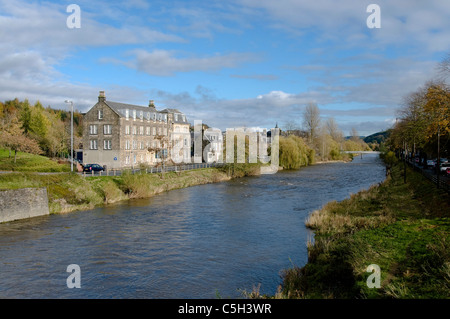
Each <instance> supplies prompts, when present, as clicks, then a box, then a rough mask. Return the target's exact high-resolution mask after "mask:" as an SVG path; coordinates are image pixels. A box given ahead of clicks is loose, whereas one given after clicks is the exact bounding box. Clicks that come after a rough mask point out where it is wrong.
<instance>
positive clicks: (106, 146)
mask: <svg viewBox="0 0 450 319" xmlns="http://www.w3.org/2000/svg"><path fill="white" fill-rule="evenodd" d="M103 149H104V150H110V149H111V140H104V141H103Z"/></svg>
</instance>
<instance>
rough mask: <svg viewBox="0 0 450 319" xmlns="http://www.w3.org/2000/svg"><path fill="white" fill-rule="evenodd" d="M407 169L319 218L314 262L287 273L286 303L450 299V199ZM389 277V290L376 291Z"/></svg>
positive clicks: (311, 223)
mask: <svg viewBox="0 0 450 319" xmlns="http://www.w3.org/2000/svg"><path fill="white" fill-rule="evenodd" d="M402 174H403V171H402V168H401V166H400V165H399V166H395V167H394V168H393V169H392V173H391V176H389V177H388V178H387V179H386V181H385V182H383V183H382V184H380V185H376V186H373V187H371V188H370V189H368V190H365V191H362V192H359V193H357V194H354V195H352V196H351V197H350V198H348V199H346V200H343V201H341V202H335V201H333V202H330V203H328V204H326V205H325V206H324V207H322V208H321V209H320V210H317V211H314V212H312V213H311V215H310V217H309V218H308V220H307V221H306V225H307V226H308V227H309V228H311V229H313V230H314V231H315V238H314V243H309V244H308V263H307V264H306V265H305V266H304V267H302V268H300V267H293V268H291V269H288V270H285V271H284V273H283V285H282V290H281V291H280V292H279V293H277V295H276V297H278V298H449V296H450V196H449V195H448V194H447V193H445V192H442V191H439V190H437V189H436V187H435V186H434V185H433V184H431V183H430V182H429V181H428V180H426V179H424V178H423V177H422V176H421V175H420V174H417V173H415V172H413V171H412V170H409V169H408V171H407V183H406V184H405V183H404V182H403V175H402ZM371 264H376V265H378V266H379V267H380V270H381V287H380V288H368V286H367V279H368V277H369V276H370V275H371V274H372V273H371V272H367V271H366V270H367V267H368V266H369V265H371Z"/></svg>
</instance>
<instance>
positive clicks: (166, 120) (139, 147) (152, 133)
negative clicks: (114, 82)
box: [83, 91, 191, 169]
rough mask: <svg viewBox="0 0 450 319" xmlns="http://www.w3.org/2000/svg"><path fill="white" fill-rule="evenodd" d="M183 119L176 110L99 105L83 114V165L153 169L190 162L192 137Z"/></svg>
mask: <svg viewBox="0 0 450 319" xmlns="http://www.w3.org/2000/svg"><path fill="white" fill-rule="evenodd" d="M189 127H190V125H189V123H188V121H187V119H186V116H185V115H184V114H183V113H181V112H180V111H178V110H176V109H164V110H161V111H158V110H156V107H155V105H154V103H153V101H152V100H151V101H150V103H149V105H148V106H138V105H131V104H125V103H118V102H111V101H107V100H106V97H105V92H104V91H100V94H99V97H98V102H97V103H96V104H95V105H94V106H93V107H92V108H91V109H90V110H89V111H88V112H87V113H86V114H85V115H84V121H83V163H85V164H92V163H96V164H100V165H106V166H107V168H108V169H111V168H127V167H128V168H132V167H138V166H140V165H141V164H144V165H149V166H154V165H157V164H158V163H161V162H162V161H163V160H164V161H165V162H169V161H172V162H174V163H183V162H186V163H190V162H191V134H190V132H189Z"/></svg>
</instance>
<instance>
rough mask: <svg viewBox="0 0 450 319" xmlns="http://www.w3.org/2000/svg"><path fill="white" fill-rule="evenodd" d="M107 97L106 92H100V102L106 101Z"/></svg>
mask: <svg viewBox="0 0 450 319" xmlns="http://www.w3.org/2000/svg"><path fill="white" fill-rule="evenodd" d="M105 100H106V97H105V91H100V93H99V94H98V101H99V102H102V101H105Z"/></svg>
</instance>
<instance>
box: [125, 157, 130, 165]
mask: <svg viewBox="0 0 450 319" xmlns="http://www.w3.org/2000/svg"><path fill="white" fill-rule="evenodd" d="M125 164H130V156H125Z"/></svg>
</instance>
